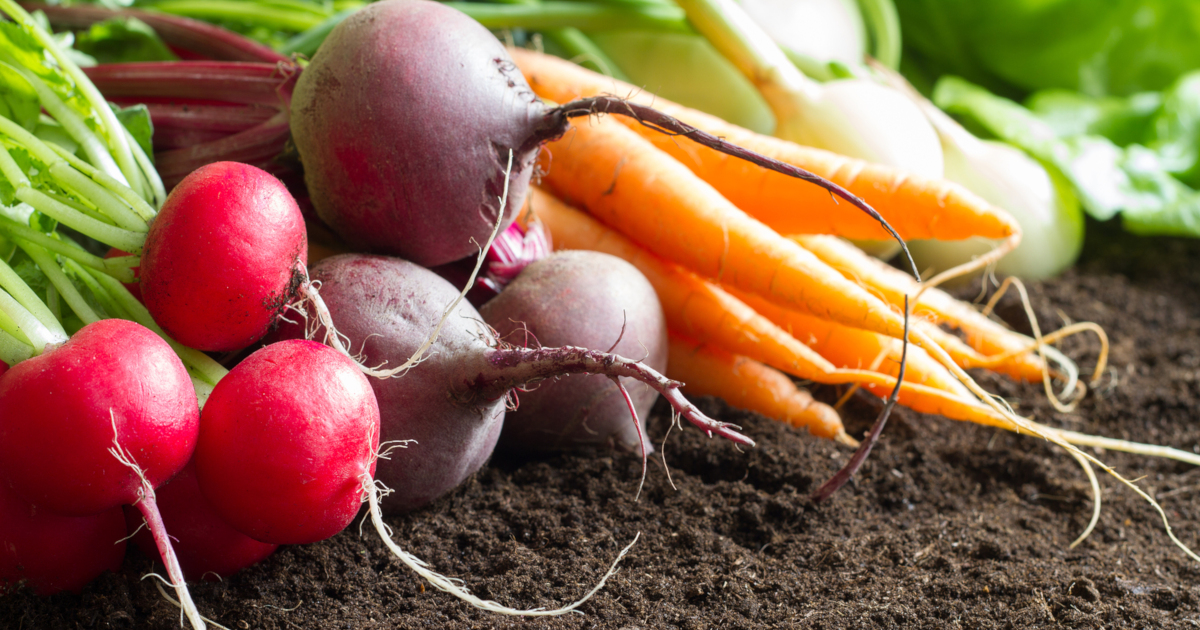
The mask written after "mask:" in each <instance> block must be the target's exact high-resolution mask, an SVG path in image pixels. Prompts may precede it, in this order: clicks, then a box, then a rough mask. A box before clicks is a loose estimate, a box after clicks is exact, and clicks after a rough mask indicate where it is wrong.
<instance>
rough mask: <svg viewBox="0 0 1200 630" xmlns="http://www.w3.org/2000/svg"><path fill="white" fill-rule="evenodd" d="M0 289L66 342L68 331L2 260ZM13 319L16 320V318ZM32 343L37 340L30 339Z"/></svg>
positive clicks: (0, 263)
mask: <svg viewBox="0 0 1200 630" xmlns="http://www.w3.org/2000/svg"><path fill="white" fill-rule="evenodd" d="M0 288H3V289H4V290H5V291H7V292H8V293H7V295H10V296H12V297H13V298H14V299H15V300H16V301H17V303H19V304H20V305H21V306H22V307H24V308H25V309H26V310H27V311H28V312H29V314H30V315H32V316H33V317H35V318H37V320H38V322H40V323H41V324H42V326H44V327H45V328H46V330H48V331H49V332H51V333H53V334H56V335H59V336H61V337H62V338H63V341H65V340H66V338H67V331H65V330H63V327H62V324H60V323H59V321H58V320H57V319H55V317H54V313H52V312H50V309H49V308H47V307H46V304H45V303H44V302H42V299H41V298H40V297H38V294H37V293H35V292H34V291H33V289H31V288H29V285H28V284H25V281H24V280H22V279H21V276H19V275H17V272H15V271H13V269H12V267H9V266H8V263H6V262H4V261H2V260H0ZM10 315H11V313H10ZM13 319H14V320H15V319H16V318H15V317H14V318H13ZM17 323H18V324H20V323H21V322H20V320H17ZM30 341H36V340H34V339H33V338H32V337H30Z"/></svg>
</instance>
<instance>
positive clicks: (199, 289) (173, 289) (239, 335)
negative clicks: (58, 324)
mask: <svg viewBox="0 0 1200 630" xmlns="http://www.w3.org/2000/svg"><path fill="white" fill-rule="evenodd" d="M307 256H308V254H307V243H306V232H305V228H304V218H303V217H302V216H301V214H300V209H299V207H297V205H296V201H295V200H294V199H293V198H292V196H291V194H290V193H288V191H287V188H286V187H285V186H284V185H283V184H282V183H281V182H280V181H279V180H278V179H276V178H275V177H273V176H271V175H270V174H268V173H266V172H265V171H263V170H261V169H258V168H255V167H253V166H248V165H246V164H239V163H236V162H217V163H214V164H209V165H207V166H203V167H201V168H199V169H197V170H196V171H194V172H193V173H192V174H191V175H188V176H187V177H186V178H185V179H184V180H183V181H182V182H181V183H180V184H179V185H178V186H176V187H175V189H174V190H173V191H171V194H170V195H169V196H168V197H167V201H166V203H165V204H164V205H163V208H162V210H161V211H160V212H159V214H158V217H157V218H156V219H155V220H154V223H153V225H151V227H150V232H149V234H148V235H147V237H146V248H145V252H144V253H143V254H142V264H141V284H142V294H143V296H144V298H145V303H146V308H148V309H149V310H150V312H151V314H153V315H154V320H155V321H156V322H158V324H159V325H160V326H162V327H163V329H164V330H165V331H167V334H169V335H171V337H173V338H174V339H176V340H178V341H179V342H180V343H183V344H184V345H187V346H191V347H193V348H197V349H200V350H207V351H218V352H219V351H232V350H240V349H242V348H244V347H246V346H248V345H250V344H251V343H253V342H254V341H256V340H258V339H259V338H261V337H262V336H263V335H265V334H266V332H267V329H268V328H269V327H270V326H271V323H272V322H273V321H274V320H275V318H276V317H277V316H278V315H279V314H280V313H282V312H283V310H284V309H285V308H286V307H287V305H288V304H290V303H291V302H292V301H293V300H295V299H296V298H297V297H299V296H300V294H301V291H302V289H303V287H305V286H306V282H305V279H306V275H305V270H304V268H305V264H306V261H307Z"/></svg>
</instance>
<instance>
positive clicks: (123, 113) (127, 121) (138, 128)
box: [109, 103, 154, 160]
mask: <svg viewBox="0 0 1200 630" xmlns="http://www.w3.org/2000/svg"><path fill="white" fill-rule="evenodd" d="M109 105H110V106H111V107H112V108H113V112H115V113H116V115H117V120H119V121H121V124H122V125H123V126H124V127H125V128H126V129H128V130H129V133H130V134H131V135H132V136H133V139H134V140H136V141H137V143H138V145H139V146H141V147H142V151H144V152H145V153H146V156H147V157H149V158H150V159H151V160H153V159H154V147H153V145H152V143H151V139H152V138H153V137H154V122H153V121H151V120H150V110H149V109H147V108H146V106H145V105H141V104H138V105H131V106H129V107H119V106H117V105H113V104H112V103H109Z"/></svg>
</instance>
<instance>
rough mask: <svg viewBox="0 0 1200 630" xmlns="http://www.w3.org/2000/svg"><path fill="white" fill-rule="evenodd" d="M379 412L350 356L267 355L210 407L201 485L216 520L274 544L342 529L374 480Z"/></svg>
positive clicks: (328, 351) (297, 351)
mask: <svg viewBox="0 0 1200 630" xmlns="http://www.w3.org/2000/svg"><path fill="white" fill-rule="evenodd" d="M378 447H379V407H378V404H377V403H376V401H375V395H374V394H373V393H372V392H371V385H370V384H369V383H368V382H367V377H366V376H364V375H363V374H362V372H361V371H360V370H359V368H358V366H357V365H356V364H355V363H354V362H353V361H352V360H351V359H349V358H348V357H346V356H344V355H342V354H340V353H338V352H337V351H335V350H333V349H332V348H329V347H328V346H324V345H322V344H319V343H317V342H315V341H305V340H290V341H284V342H280V343H275V344H271V345H269V346H267V347H265V348H262V349H260V350H258V351H256V352H254V353H253V354H251V355H250V356H249V357H247V358H246V359H245V360H243V361H242V362H241V363H239V364H238V365H237V366H236V367H234V368H233V369H232V370H230V372H229V374H228V375H226V376H225V378H223V379H221V382H220V383H217V386H216V388H214V389H213V392H212V394H211V395H210V396H209V398H208V402H207V403H206V404H205V406H204V414H203V422H202V423H201V429H200V442H199V445H198V446H197V448H196V476H197V479H198V481H199V484H200V489H201V492H203V493H204V496H205V497H206V498H207V499H208V501H209V502H210V503H211V504H212V507H213V509H214V510H215V511H216V513H217V514H218V515H219V516H220V517H221V518H222V519H223V520H224V521H225V522H227V523H229V524H230V525H231V526H233V527H234V528H236V529H237V530H238V531H240V532H242V533H244V534H246V535H247V536H250V537H252V538H254V539H255V540H259V541H262V542H267V543H275V544H303V543H310V542H316V541H318V540H324V539H325V538H328V537H330V536H332V535H334V534H336V533H338V532H340V531H342V529H344V528H345V527H346V525H348V524H349V523H350V521H351V520H353V518H354V515H355V514H357V513H358V510H359V508H360V507H361V506H362V495H363V484H364V480H369V479H370V477H371V475H373V474H374V472H375V452H376V449H378Z"/></svg>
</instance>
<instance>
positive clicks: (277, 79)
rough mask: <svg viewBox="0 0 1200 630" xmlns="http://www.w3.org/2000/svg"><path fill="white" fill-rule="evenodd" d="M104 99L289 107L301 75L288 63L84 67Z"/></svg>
mask: <svg viewBox="0 0 1200 630" xmlns="http://www.w3.org/2000/svg"><path fill="white" fill-rule="evenodd" d="M83 71H84V73H85V74H87V75H88V78H89V79H91V80H92V83H94V84H95V85H96V88H97V89H99V90H100V92H101V93H102V94H104V96H105V98H121V97H130V98H146V97H164V98H185V99H206V100H218V101H226V102H229V103H258V104H261V105H271V106H274V107H280V108H283V109H287V108H288V106H289V105H290V104H291V101H292V89H293V88H294V87H295V84H296V79H297V77H298V76H299V74H300V68H299V66H296V65H294V64H292V63H290V62H280V63H250V62H234V61H148V62H144V63H106V64H100V65H98V66H93V67H91V68H84V69H83Z"/></svg>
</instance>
